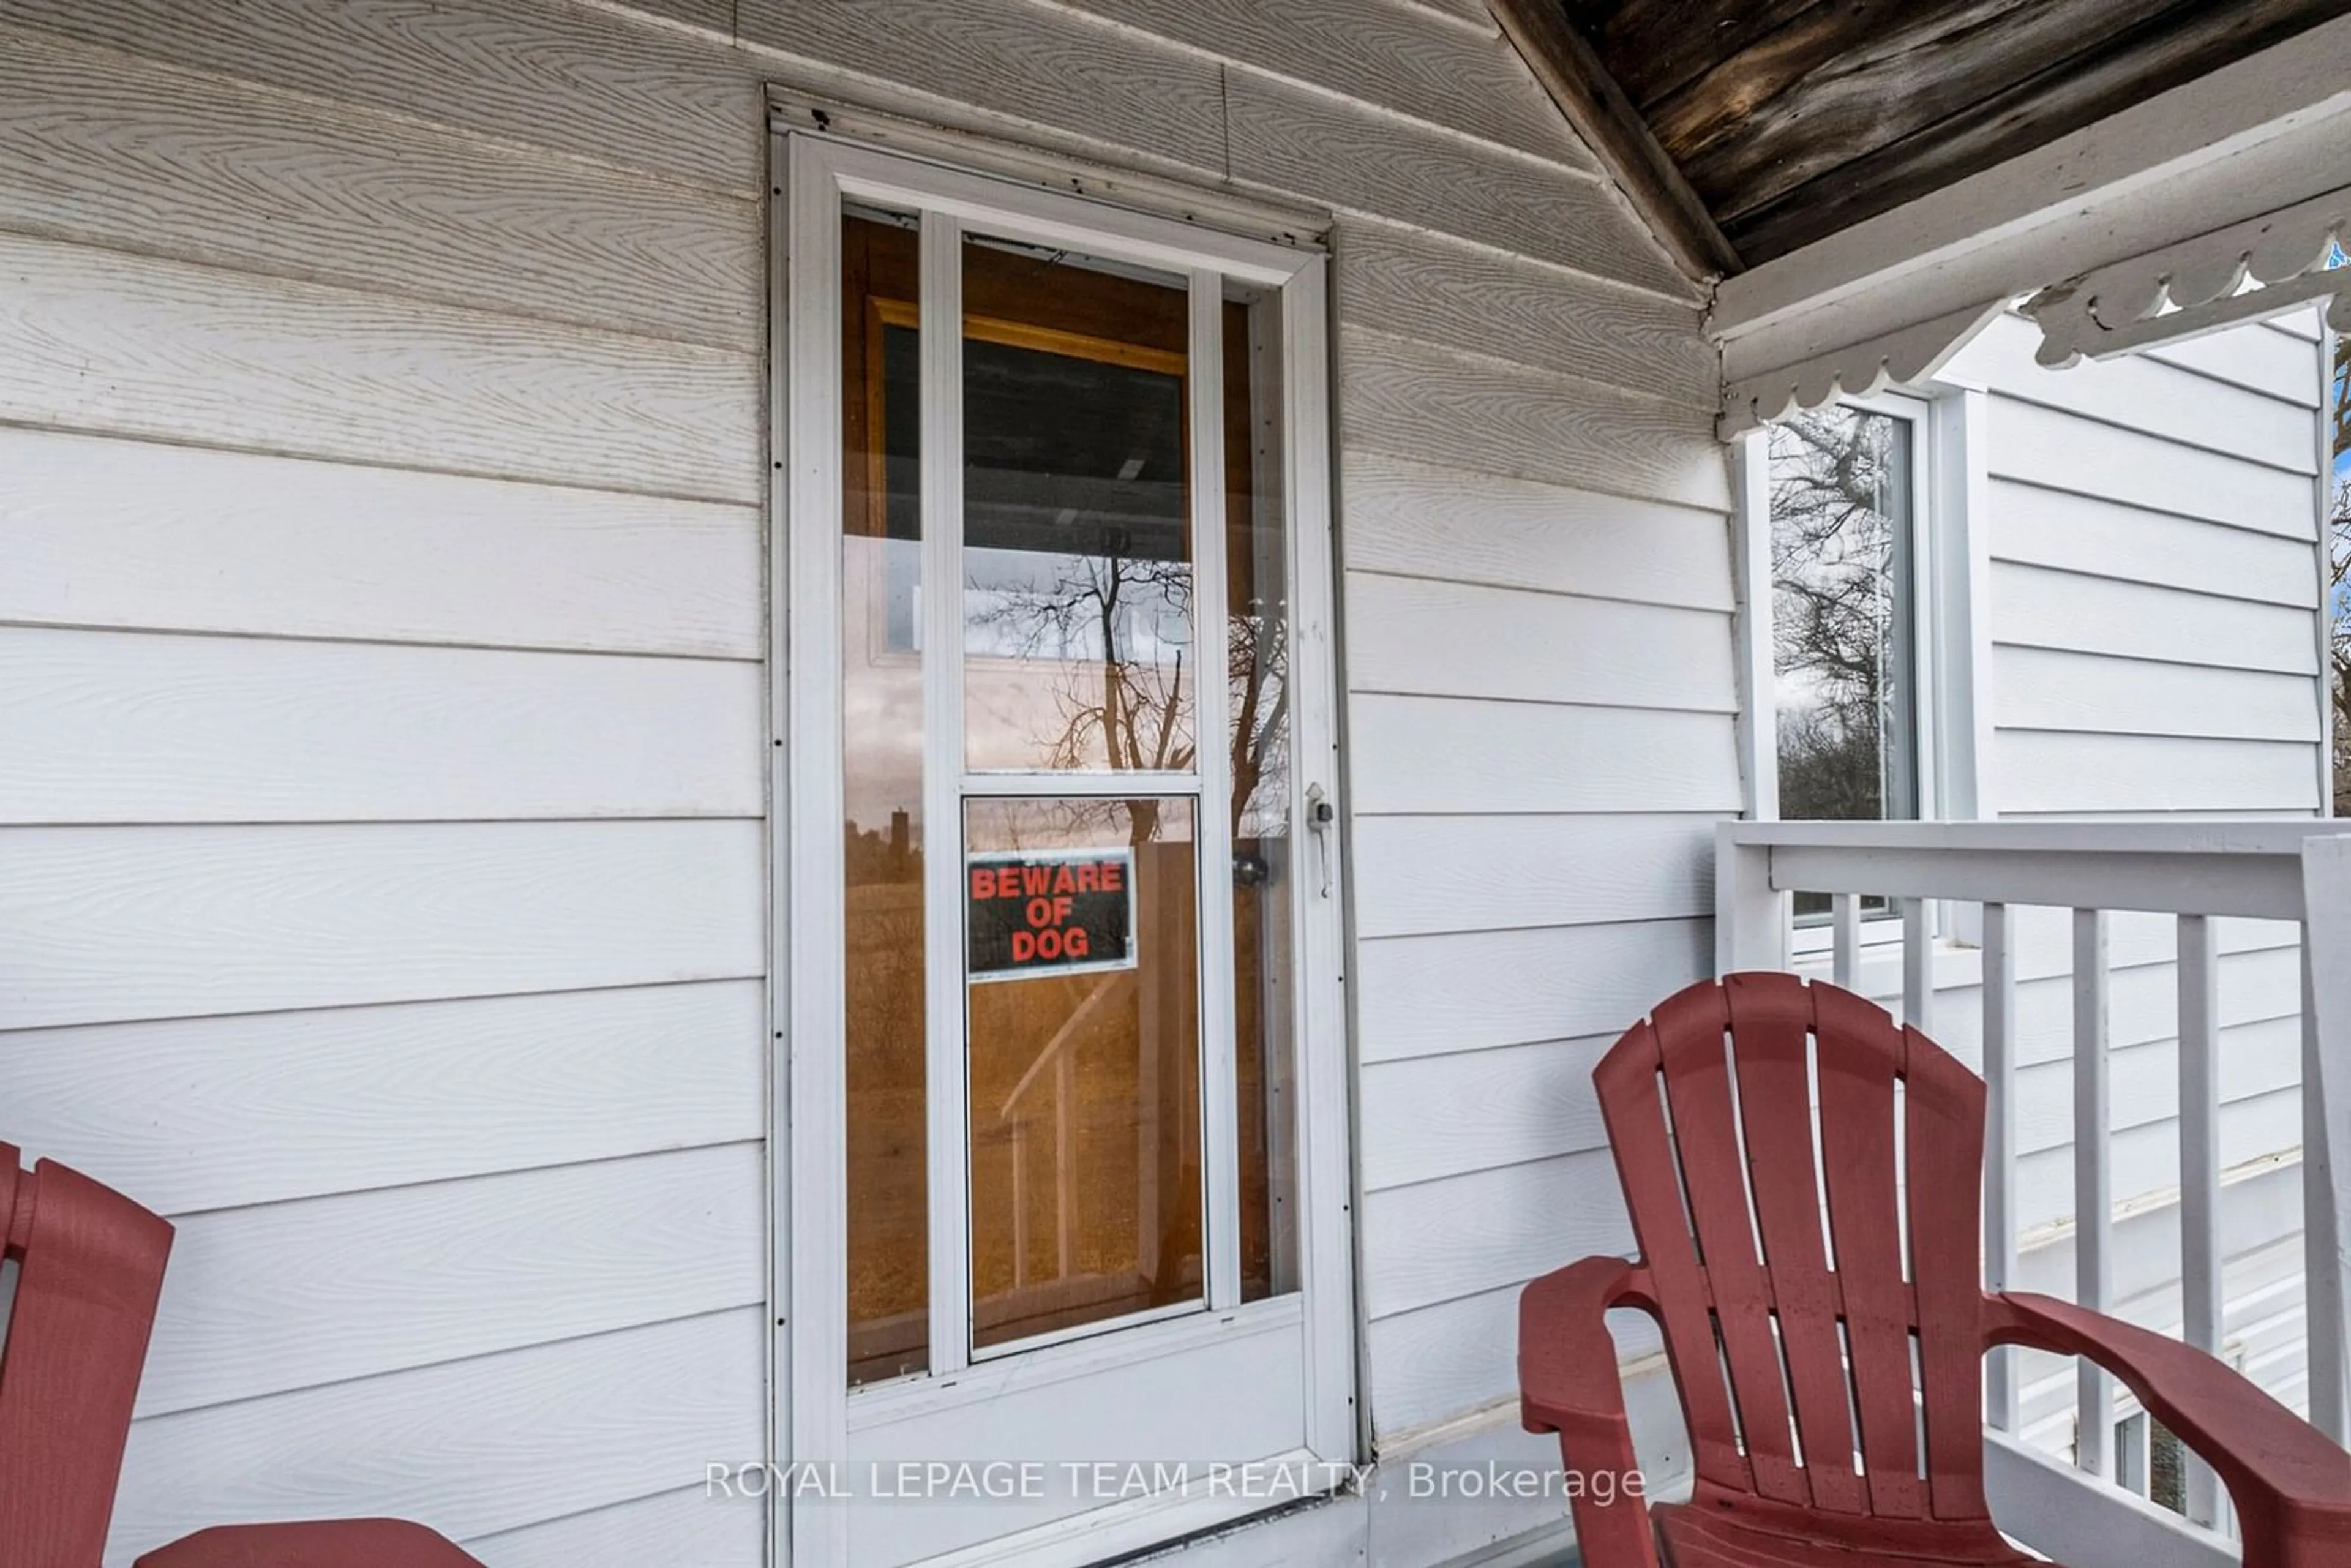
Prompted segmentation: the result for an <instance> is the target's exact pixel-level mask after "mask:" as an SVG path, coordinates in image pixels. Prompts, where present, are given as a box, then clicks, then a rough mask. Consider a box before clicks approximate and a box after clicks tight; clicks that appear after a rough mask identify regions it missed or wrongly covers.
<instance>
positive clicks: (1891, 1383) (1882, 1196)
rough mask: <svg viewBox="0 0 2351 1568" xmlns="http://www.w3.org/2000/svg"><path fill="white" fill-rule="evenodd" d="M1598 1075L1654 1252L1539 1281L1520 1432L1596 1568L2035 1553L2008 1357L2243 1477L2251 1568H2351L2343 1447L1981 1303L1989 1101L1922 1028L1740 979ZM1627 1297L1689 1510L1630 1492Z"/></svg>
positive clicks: (2049, 1307) (1796, 1564) (2171, 1367)
mask: <svg viewBox="0 0 2351 1568" xmlns="http://www.w3.org/2000/svg"><path fill="white" fill-rule="evenodd" d="M1726 1040H1727V1041H1728V1045H1727V1046H1726ZM1808 1043H1809V1045H1810V1046H1811V1051H1810V1058H1811V1064H1812V1068H1813V1072H1812V1074H1810V1075H1809V1076H1816V1078H1817V1082H1818V1096H1819V1110H1818V1117H1817V1125H1818V1127H1819V1129H1820V1139H1819V1142H1820V1147H1819V1148H1818V1150H1817V1151H1815V1148H1814V1146H1813V1128H1814V1126H1815V1117H1814V1113H1813V1100H1812V1092H1811V1086H1810V1082H1809V1077H1808V1070H1807V1069H1808V1050H1807V1048H1808ZM1734 1068H1735V1070H1734ZM1593 1081H1594V1082H1595V1083H1596V1084H1597V1085H1598V1088H1599V1092H1600V1106H1601V1111H1602V1113H1603V1115H1604V1118H1605V1121H1606V1124H1607V1127H1608V1137H1609V1142H1610V1144H1611V1145H1612V1146H1613V1148H1614V1152H1615V1157H1616V1170H1617V1174H1618V1176H1619V1178H1620V1180H1621V1181H1622V1182H1623V1184H1624V1188H1625V1200H1626V1203H1627V1205H1628V1206H1629V1207H1630V1209H1631V1211H1632V1218H1633V1230H1634V1235H1635V1238H1636V1239H1637V1240H1638V1241H1639V1243H1640V1258H1639V1260H1638V1261H1636V1262H1634V1261H1627V1260H1625V1259H1622V1258H1592V1259H1586V1260H1584V1261H1583V1262H1581V1263H1577V1264H1574V1265H1573V1266H1572V1267H1569V1268H1566V1269H1562V1270H1559V1271H1558V1272H1556V1273H1553V1274H1549V1275H1546V1276H1544V1277H1543V1278H1542V1279H1540V1280H1537V1281H1535V1282H1534V1283H1532V1284H1531V1285H1529V1286H1528V1287H1527V1289H1526V1292H1525V1294H1524V1296H1523V1297H1521V1299H1520V1309H1519V1312H1520V1315H1519V1387H1520V1409H1521V1414H1522V1416H1523V1418H1524V1420H1525V1423H1526V1426H1527V1428H1528V1429H1529V1430H1530V1431H1535V1432H1556V1433H1558V1434H1559V1439H1560V1452H1561V1454H1562V1458H1563V1459H1564V1461H1565V1463H1566V1466H1567V1469H1568V1472H1569V1479H1570V1482H1571V1484H1570V1486H1569V1496H1570V1499H1571V1504H1572V1507H1573V1510H1574V1516H1575V1526H1576V1537H1577V1544H1578V1546H1579V1548H1580V1550H1581V1551H1582V1552H1583V1561H1584V1563H1585V1564H1586V1568H1656V1564H1657V1563H1659V1561H1660V1555H1659V1549H1660V1547H1661V1546H1662V1548H1663V1561H1664V1562H1665V1563H1667V1564H1669V1565H1670V1568H1813V1565H1816V1564H1835V1565H1837V1568H1928V1565H1930V1564H1944V1565H1947V1568H1994V1565H2002V1568H2004V1565H2008V1564H2018V1565H2022V1564H2025V1563H2032V1562H2034V1561H2036V1559H2033V1558H2030V1557H2027V1556H2026V1555H2024V1554H2023V1553H2022V1552H2018V1551H2016V1550H2015V1549H2014V1548H2012V1547H2011V1546H2010V1545H2009V1544H2008V1543H2007V1542H2005V1541H2003V1540H2002V1539H2001V1535H2000V1532H1999V1531H1997V1530H1995V1529H1994V1528H1993V1526H1992V1521H1991V1513H1990V1511H1988V1510H1987V1509H1986V1507H1985V1505H1984V1495H1983V1438H1982V1426H1981V1412H1982V1401H1983V1395H1982V1385H1983V1374H1982V1358H1983V1353H1984V1351H1985V1350H1986V1349H1987V1348H1988V1347H1990V1346H1992V1345H1996V1344H2024V1345H2032V1346H2036V1347H2038V1348H2040V1349H2043V1350H2048V1351H2053V1352H2056V1353H2058V1354H2065V1355H2082V1356H2087V1357H2089V1358H2090V1359H2091V1360H2093V1361H2095V1362H2096V1363H2097V1364H2100V1365H2102V1366H2105V1367H2106V1368H2108V1369H2109V1370H2111V1371H2112V1372H2114V1373H2115V1374H2116V1375H2117V1376H2119V1377H2120V1378H2121V1379H2122V1381H2123V1382H2124V1383H2126V1384H2127V1385H2129V1386H2130V1388H2131V1390H2132V1391H2133V1392H2134V1393H2136V1394H2137V1396H2138V1397H2139V1399H2140V1401H2141V1402H2142V1403H2143V1404H2145V1405H2146V1406H2147V1409H2148V1410H2150V1411H2152V1412H2153V1413H2154V1414H2155V1416H2156V1417H2157V1419H2158V1420H2160V1421H2162V1422H2163V1424H2164V1425H2165V1426H2166V1427H2169V1428H2170V1429H2171V1430H2172V1431H2173V1432H2175V1433H2177V1434H2178V1435H2179V1438H2180V1440H2181V1441H2182V1442H2184V1443H2186V1444H2187V1445H2188V1447H2189V1448H2191V1449H2193V1450H2194V1451H2195V1452H2196V1453H2197V1454H2199V1455H2200V1456H2201V1457H2202V1458H2204V1459H2205V1460H2206V1461H2207V1462H2208V1463H2210V1465H2211V1466H2212V1467H2213V1469H2215V1470H2216V1471H2217V1472H2218V1473H2219V1475H2220V1479H2221V1480H2222V1482H2223V1484H2225V1485H2226V1486H2227V1487H2228V1489H2229V1493H2230V1496H2231V1499H2232V1500H2233V1501H2234V1502H2235V1504H2236V1509H2237V1516H2238V1521H2239V1524H2240V1527H2241V1531H2242V1533H2243V1538H2244V1561H2245V1565H2246V1568H2321V1565H2322V1564H2325V1565H2328V1568H2340V1565H2341V1564H2344V1563H2351V1455H2346V1453H2345V1452H2344V1451H2343V1450H2342V1449H2341V1448H2337V1447H2335V1445H2334V1444H2333V1443H2331V1442H2329V1441H2327V1440H2326V1438H2325V1437H2322V1436H2320V1435H2319V1433H2318V1432H2317V1431H2316V1430H2315V1429H2314V1428H2313V1427H2309V1426H2307V1425H2305V1424H2304V1422H2303V1421H2302V1420H2301V1419H2299V1418H2298V1417H2297V1416H2294V1413H2293V1412H2292V1411H2290V1410H2288V1409H2286V1407H2285V1406H2283V1405H2280V1404H2278V1403H2277V1402H2276V1401H2275V1400H2273V1399H2272V1398H2271V1397H2270V1396H2268V1395H2266V1394H2264V1393H2262V1391H2261V1390H2260V1389H2258V1388H2256V1387H2254V1386H2253V1385H2252V1384H2250V1383H2248V1382H2246V1381H2245V1380H2244V1379H2243V1378H2241V1377H2240V1376H2239V1375H2237V1374H2236V1373H2235V1372H2234V1371H2232V1370H2231V1369H2230V1368H2229V1367H2227V1366H2224V1365H2222V1364H2220V1362H2217V1361H2215V1360H2213V1359H2212V1358H2211V1357H2210V1356H2207V1355H2205V1354H2202V1353H2200V1352H2199V1351H2196V1350H2193V1349H2191V1348H2189V1346H2187V1345H2184V1344H2181V1343H2179V1342H2178V1341H2176V1340H2171V1339H2167V1338H2165V1337H2164V1336H2162V1335H2160V1334H2156V1333H2148V1332H2147V1331H2146V1330H2144V1329H2139V1328H2135V1327H2132V1326H2130V1325H2129V1324H2126V1323H2122V1322H2116V1321H2115V1320H2113V1319H2111V1318H2106V1317H2102V1316H2100V1315H2099V1314H2097V1313H2095V1312H2086V1311H2084V1310H2083V1309H2081V1308H2079V1307H2075V1306H2073V1305H2070V1304H2068V1303H2066V1302H2064V1301H2054V1300H2053V1299H2051V1298H2049V1297H2047V1296H2039V1295H2028V1294H2023V1293H2016V1292H2011V1293H2002V1294H1987V1293H1985V1292H1984V1291H1983V1290H1982V1289H1981V1287H1980V1283H1979V1281H1980V1274H1979V1267H1980V1251H1979V1239H1980V1235H1981V1228H1980V1205H1979V1194H1980V1190H1981V1181H1980V1176H1981V1173H1982V1167H1983V1121H1984V1088H1983V1083H1982V1082H1981V1080H1980V1079H1978V1078H1977V1077H1976V1076H1975V1075H1974V1074H1973V1073H1971V1072H1970V1071H1968V1070H1967V1069H1966V1068H1965V1067H1963V1066H1961V1065H1960V1064H1959V1062H1958V1061H1954V1060H1952V1058H1951V1057H1950V1056H1949V1055H1947V1054H1946V1053H1945V1052H1944V1051H1942V1050H1941V1048H1939V1047H1938V1046H1937V1045H1936V1044H1935V1043H1934V1042H1933V1041H1932V1040H1928V1038H1927V1037H1926V1036H1925V1035H1923V1034H1920V1033H1919V1032H1918V1031H1917V1030H1915V1029H1903V1028H1897V1027H1896V1025H1895V1023H1894V1020H1893V1019H1890V1018H1889V1017H1887V1016H1886V1013H1885V1012H1884V1011H1883V1010H1882V1009H1879V1008H1877V1007H1876V1006H1875V1005H1874V1004H1872V1003H1870V1002H1868V1001H1866V1000H1865V999H1863V998H1860V997H1856V996H1855V995H1853V994H1852V993H1851V992H1849V991H1844V990H1840V989H1838V988H1836V987H1834V986H1831V985H1826V984H1818V983H1815V984H1813V985H1809V986H1808V985H1805V984H1804V983H1803V982H1802V981H1800V980H1798V979H1796V978H1795V977H1792V976H1787V975H1775V974H1752V975H1733V976H1731V977H1729V978H1728V979H1726V980H1723V981H1720V982H1712V981H1709V982H1705V983H1702V984H1699V985H1695V986H1691V987H1689V988H1687V989H1685V990H1683V991H1681V992H1680V993H1678V994H1677V995H1676V996H1675V997H1673V998H1671V999H1669V1000H1668V1001H1667V1002H1666V1003H1665V1004H1664V1005H1662V1006H1661V1007H1659V1008H1658V1009H1657V1010H1656V1013H1655V1015H1654V1016H1653V1017H1652V1018H1651V1019H1648V1020H1646V1021H1644V1022H1641V1023H1638V1024H1635V1025H1634V1026H1633V1028H1632V1029H1631V1030H1629V1031H1628V1032H1627V1033H1626V1034H1625V1037H1624V1038H1623V1039H1622V1040H1618V1041H1617V1042H1616V1044H1615V1045H1614V1047H1613V1048H1611V1049H1610V1051H1609V1052H1608V1054H1607V1055H1606V1056H1605V1057H1604V1058H1603V1059H1602V1060H1601V1062H1600V1065H1599V1067H1598V1068H1597V1069H1595V1070H1594V1071H1593ZM1897 1083H1898V1084H1900V1085H1901V1086H1902V1090H1903V1093H1902V1096H1901V1098H1900V1099H1899V1100H1898V1101H1897V1100H1896V1095H1895V1086H1896V1084H1897ZM1897 1106H1898V1114H1899V1116H1900V1119H1901V1124H1902V1134H1903V1150H1904V1152H1903V1155H1902V1156H1901V1157H1900V1158H1901V1163H1907V1169H1908V1177H1909V1179H1908V1180H1907V1182H1906V1181H1903V1180H1901V1179H1900V1174H1899V1170H1898V1161H1897V1153H1896V1132H1895V1122H1896V1115H1897ZM1742 1152H1743V1155H1744V1158H1743V1160H1742V1157H1741V1156H1742ZM1816 1152H1817V1155H1818V1158H1819V1167H1818V1168H1819V1169H1821V1170H1822V1171H1823V1172H1824V1173H1825V1175H1826V1177H1827V1182H1826V1186H1827V1191H1826V1193H1825V1194H1823V1193H1822V1192H1821V1191H1820V1190H1819V1189H1818V1187H1817V1186H1815V1181H1814V1170H1815V1165H1814V1157H1815V1154H1816ZM1823 1201H1825V1209H1826V1220H1825V1225H1824V1224H1823ZM1906 1201H1907V1214H1906V1213H1905V1204H1906ZM1750 1202H1751V1209H1750ZM1750 1213H1751V1218H1750ZM1905 1218H1907V1233H1906V1228H1905V1225H1904V1220H1905ZM1824 1228H1825V1230H1826V1231H1827V1233H1828V1235H1827V1239H1826V1240H1825V1241H1824V1240H1823V1229H1824ZM1617 1306H1625V1307H1635V1308H1638V1309H1640V1310H1642V1311H1645V1312H1648V1313H1649V1314H1650V1316H1652V1317H1654V1318H1656V1320H1657V1322H1659V1324H1660V1325H1661V1326H1662V1328H1663V1330H1664V1332H1665V1341H1666V1349H1667V1357H1668V1359H1669V1361H1670V1362H1671V1364H1672V1367H1673V1373H1674V1377H1675V1380H1676V1383H1677V1387H1678V1390H1679V1393H1680V1396H1681V1404H1682V1411H1683V1415H1684V1416H1685V1417H1686V1419H1687V1423H1688V1427H1689V1436H1690V1445H1691V1454H1692V1458H1693V1459H1694V1461H1695V1465H1696V1469H1697V1485H1696V1492H1695V1495H1694V1496H1693V1498H1692V1500H1690V1501H1689V1502H1688V1503H1687V1504H1683V1505H1679V1506H1676V1507H1660V1508H1657V1509H1655V1510H1651V1509H1649V1508H1648V1507H1647V1505H1646V1501H1645V1500H1644V1499H1643V1498H1642V1497H1640V1496H1639V1495H1637V1489H1635V1490H1631V1491H1628V1490H1623V1484H1622V1482H1621V1481H1620V1480H1619V1479H1617V1478H1621V1477H1624V1476H1628V1475H1631V1474H1633V1473H1635V1458H1634V1453H1633V1444H1632V1436H1631V1432H1630V1429H1629V1427H1628V1426H1627V1424H1626V1421H1625V1396H1624V1389H1623V1387H1622V1385H1620V1383H1619V1381H1618V1377H1617V1371H1616V1354H1615V1350H1614V1344H1613V1343H1612V1342H1611V1340H1610V1338H1609V1335H1608V1333H1607V1331H1606V1329H1605V1327H1604V1321H1603V1317H1602V1314H1603V1312H1605V1311H1606V1310H1607V1309H1608V1308H1611V1307H1617ZM1775 1330H1776V1332H1775ZM1914 1346H1915V1350H1916V1359H1915V1366H1916V1369H1917V1378H1916V1380H1915V1382H1914V1378H1913V1367H1914V1359H1913V1350H1914ZM1856 1416H1857V1417H1858V1426H1859V1430H1857V1431H1856V1430H1855V1417H1856ZM1921 1416H1923V1420H1922V1419H1921ZM1922 1428H1923V1431H1924V1435H1925V1448H1926V1451H1925V1453H1924V1455H1923V1456H1922V1455H1921V1454H1920V1452H1919V1444H1918V1433H1919V1432H1920V1430H1921V1429H1922ZM1579 1480H1581V1481H1582V1482H1583V1484H1582V1485H1576V1484H1573V1483H1575V1482H1577V1481H1579Z"/></svg>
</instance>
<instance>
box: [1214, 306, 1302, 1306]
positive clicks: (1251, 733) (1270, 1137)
mask: <svg viewBox="0 0 2351 1568" xmlns="http://www.w3.org/2000/svg"><path fill="white" fill-rule="evenodd" d="M1224 361H1225V399H1224V413H1225V420H1224V424H1225V578H1226V596H1225V605H1226V621H1225V670H1226V684H1227V690H1228V705H1229V706H1228V712H1229V714H1230V721H1229V727H1230V744H1231V747H1232V774H1231V777H1232V783H1233V799H1232V829H1233V977H1234V980H1235V989H1234V996H1233V1021H1234V1032H1235V1041H1234V1043H1235V1047H1236V1049H1235V1051H1234V1053H1233V1054H1234V1064H1235V1071H1237V1073H1238V1083H1237V1085H1236V1087H1237V1090H1238V1093H1237V1094H1236V1097H1235V1098H1236V1103H1238V1105H1239V1107H1240V1125H1239V1128H1238V1134H1239V1136H1238V1148H1239V1152H1240V1179H1239V1182H1238V1192H1239V1195H1240V1214H1239V1217H1238V1220H1239V1226H1240V1256H1241V1300H1243V1301H1258V1300H1260V1299H1262V1298H1264V1297H1266V1296H1270V1295H1278V1294H1280V1293H1282V1292H1285V1291H1294V1290H1296V1289H1297V1288H1298V1232H1297V1160H1296V1155H1297V1137H1296V1122H1295V1115H1296V1110H1297V1095H1296V1075H1295V1072H1294V1071H1293V1056H1292V1041H1291V1037H1290V1015H1291V1009H1292V1006H1293V1004H1294V1001H1295V997H1294V995H1293V992H1292V986H1291V980H1290V970H1291V962H1292V944H1293V942H1294V940H1295V936H1296V933H1295V929H1294V925H1293V923H1292V919H1291V905H1292V900H1293V899H1294V898H1296V896H1297V890H1296V887H1295V885H1294V882H1295V878H1296V875H1297V862H1296V858H1295V856H1294V854H1293V853H1292V850H1293V846H1294V841H1293V839H1292V838H1291V836H1290V531H1289V528H1288V526H1287V519H1286V518H1285V517H1284V516H1283V514H1282V446H1281V396H1280V388H1281V317H1280V300H1279V298H1278V297H1276V296H1275V295H1273V294H1271V293H1270V292H1265V291H1259V290H1254V289H1244V288H1239V287H1233V288H1230V289H1228V293H1227V298H1226V302H1225V334H1224Z"/></svg>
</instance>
